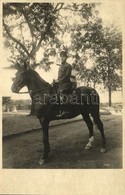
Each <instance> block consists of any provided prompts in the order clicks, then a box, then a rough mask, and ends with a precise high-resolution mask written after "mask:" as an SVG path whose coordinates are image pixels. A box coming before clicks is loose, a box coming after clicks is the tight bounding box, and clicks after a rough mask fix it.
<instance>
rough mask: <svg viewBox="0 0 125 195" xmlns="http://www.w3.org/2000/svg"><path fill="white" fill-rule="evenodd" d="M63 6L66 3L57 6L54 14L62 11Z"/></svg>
mask: <svg viewBox="0 0 125 195" xmlns="http://www.w3.org/2000/svg"><path fill="white" fill-rule="evenodd" d="M63 5H64V3H58V4H57V5H56V7H55V9H54V12H58V11H59V10H61V9H62V7H63Z"/></svg>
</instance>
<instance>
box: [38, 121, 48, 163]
mask: <svg viewBox="0 0 125 195" xmlns="http://www.w3.org/2000/svg"><path fill="white" fill-rule="evenodd" d="M40 123H41V126H42V132H43V145H44V148H43V155H42V156H41V158H40V161H39V164H40V165H43V164H44V163H46V162H47V161H48V153H49V152H50V146H49V133H48V129H49V121H48V120H47V119H45V118H41V119H40Z"/></svg>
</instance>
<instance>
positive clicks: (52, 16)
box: [3, 3, 63, 114]
mask: <svg viewBox="0 0 125 195" xmlns="http://www.w3.org/2000/svg"><path fill="white" fill-rule="evenodd" d="M62 6H63V3H57V4H51V3H4V4H3V27H4V36H5V46H6V47H9V49H10V50H11V53H12V56H11V59H10V61H11V63H12V65H11V66H12V67H14V68H18V67H19V66H20V65H21V62H22V61H23V60H24V59H28V60H29V63H30V65H31V66H32V68H36V65H38V64H37V63H36V54H37V52H38V50H39V49H40V47H42V46H44V45H45V44H47V43H50V42H51V41H55V34H56V30H57V26H58V25H56V20H57V17H58V12H59V10H60V9H61V7H62ZM46 63H47V62H46ZM48 64H49V65H50V64H51V63H48ZM33 113H34V106H33V104H32V106H31V114H33Z"/></svg>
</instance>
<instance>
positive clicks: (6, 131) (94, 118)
mask: <svg viewBox="0 0 125 195" xmlns="http://www.w3.org/2000/svg"><path fill="white" fill-rule="evenodd" d="M122 36H123V31H122V15H121V5H120V3H118V2H117V3H116V1H115V3H113V2H112V3H108V4H107V3H106V2H104V3H99V2H93V3H87V2H72V1H71V2H64V3H63V2H44V3H43V2H33V1H32V2H28V1H27V2H25V1H24V2H22V1H21V2H10V1H9V2H2V47H3V56H2V70H1V71H2V82H3V83H2V86H3V87H2V169H84V170H85V169H87V170H89V169H123V126H122V124H123V121H122V120H123V103H122V102H123V98H122V96H123V86H122V84H123V77H122V75H123V70H122V69H123V68H122V54H123V51H122V49H123V40H122Z"/></svg>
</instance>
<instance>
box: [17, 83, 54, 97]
mask: <svg viewBox="0 0 125 195" xmlns="http://www.w3.org/2000/svg"><path fill="white" fill-rule="evenodd" d="M50 86H51V85H50V84H48V86H47V87H46V88H43V89H40V90H35V91H33V90H29V91H24V92H18V94H27V93H29V94H30V95H32V94H35V93H39V92H42V91H45V90H46V89H49V87H50ZM51 87H52V86H51Z"/></svg>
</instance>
